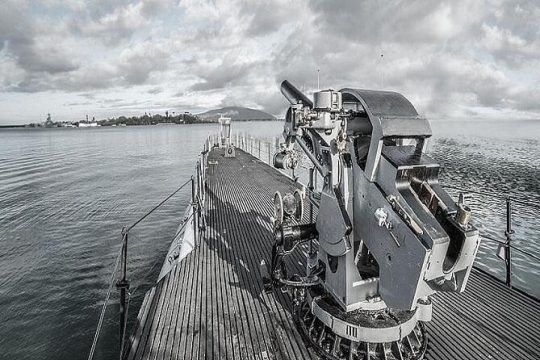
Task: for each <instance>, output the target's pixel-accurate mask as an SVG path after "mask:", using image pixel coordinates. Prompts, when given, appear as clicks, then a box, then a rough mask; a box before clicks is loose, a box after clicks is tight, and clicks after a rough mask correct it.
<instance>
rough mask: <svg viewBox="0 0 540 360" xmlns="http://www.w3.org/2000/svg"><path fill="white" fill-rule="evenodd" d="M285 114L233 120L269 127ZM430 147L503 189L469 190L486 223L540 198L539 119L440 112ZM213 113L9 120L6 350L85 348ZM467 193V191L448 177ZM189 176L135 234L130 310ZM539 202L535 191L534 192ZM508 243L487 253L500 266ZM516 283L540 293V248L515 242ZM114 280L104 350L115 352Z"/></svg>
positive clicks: (1, 339) (487, 264)
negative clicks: (195, 118) (109, 122)
mask: <svg viewBox="0 0 540 360" xmlns="http://www.w3.org/2000/svg"><path fill="white" fill-rule="evenodd" d="M281 126H282V124H281V123H278V122H275V123H259V122H252V123H235V124H233V127H234V130H235V131H245V132H249V133H251V134H253V135H255V136H257V137H261V138H271V137H273V136H278V135H279V134H280V132H281ZM432 126H433V130H434V137H433V138H432V139H431V140H430V146H429V152H430V153H431V154H432V156H433V157H434V158H435V159H437V160H438V161H439V162H440V163H441V165H442V166H443V167H444V171H443V173H442V175H441V177H442V181H443V182H444V183H446V184H451V185H454V186H458V187H462V188H465V189H469V190H478V191H487V192H489V193H490V194H493V195H495V196H487V195H474V196H473V197H472V198H471V200H470V202H471V204H472V207H473V210H474V216H475V222H476V224H477V226H478V227H479V228H480V229H481V231H482V232H483V233H487V234H489V235H490V236H491V237H494V238H497V239H503V238H504V226H505V219H504V197H505V196H507V195H510V196H514V197H516V198H519V199H521V200H523V201H525V202H526V203H530V204H540V140H539V139H540V122H537V121H528V122H512V123H510V122H503V123H501V122H499V123H486V122H478V123H473V124H470V123H459V122H453V123H448V122H433V123H432ZM215 128H216V127H215V125H184V126H152V127H128V128H100V129H21V130H15V129H14V130H0V249H1V250H0V358H1V359H86V357H87V356H88V351H89V349H90V346H91V342H92V338H93V334H94V331H95V327H96V324H97V321H98V317H99V311H100V307H101V305H102V304H103V300H104V296H105V293H106V289H107V286H108V281H109V277H110V272H111V270H112V265H113V263H114V260H115V255H116V254H117V251H118V249H119V246H120V240H121V238H120V230H121V227H122V226H123V225H125V224H129V223H131V222H133V221H134V220H136V219H137V218H138V217H139V216H141V215H142V214H144V212H145V211H146V210H148V209H149V208H151V207H152V206H153V205H155V204H156V203H158V202H159V201H160V200H161V199H162V198H164V197H165V196H167V195H168V194H169V193H170V192H172V191H173V190H174V189H175V188H177V187H178V186H179V185H180V184H181V183H182V182H184V181H185V180H186V179H188V178H189V177H190V176H191V174H192V169H193V167H194V165H195V161H196V157H197V155H198V153H199V152H200V150H201V147H202V144H203V141H204V139H205V138H206V136H207V135H209V134H210V133H212V132H213V131H214V130H215ZM449 192H451V194H453V195H456V194H457V192H455V191H450V190H449ZM188 201H189V190H188V189H186V191H184V192H182V193H180V194H179V195H178V196H177V197H175V198H173V200H171V202H169V203H168V204H167V205H166V206H165V207H164V208H162V209H161V210H159V211H158V212H156V213H155V214H154V215H152V216H151V217H150V218H148V220H147V221H146V222H143V223H141V224H140V225H139V226H138V227H137V228H136V229H135V230H133V232H132V233H130V234H131V236H130V248H129V251H130V254H129V258H130V263H129V277H130V279H131V281H132V282H131V286H132V288H131V291H132V293H133V297H132V299H133V300H132V306H131V307H130V313H129V318H130V319H131V321H133V319H134V318H135V317H136V313H137V309H138V307H139V306H140V303H141V302H142V298H143V296H144V293H145V291H146V290H147V289H148V288H149V287H150V286H152V285H153V283H154V281H155V280H156V277H157V275H158V273H159V270H160V267H161V263H162V261H163V258H164V256H165V254H166V252H167V249H168V245H169V242H170V240H171V238H172V236H173V235H174V232H175V230H176V227H177V225H178V222H179V221H180V218H181V216H182V214H183V210H184V208H185V206H186V205H187V204H188ZM536 206H537V205H536ZM538 210H539V209H538V208H534V207H530V206H526V205H519V206H518V205H516V206H515V209H514V215H515V221H514V225H515V230H516V234H515V239H516V240H515V242H514V244H515V245H516V246H517V247H519V248H521V249H524V250H526V251H527V252H531V253H533V254H536V255H537V256H538V255H540V242H539V241H540V239H539V238H540V226H539V225H538V221H537V213H538ZM495 250H496V244H494V243H490V242H488V241H484V243H483V244H482V247H481V250H480V253H479V259H478V260H477V264H478V265H479V266H481V267H482V268H485V269H489V270H490V271H491V272H493V273H494V274H496V275H497V276H499V277H503V276H504V265H503V262H502V261H501V260H498V259H497V258H496V257H495V256H494V253H495ZM514 260H515V261H514V271H515V274H514V282H515V285H516V286H518V287H520V288H522V289H524V290H525V291H527V292H529V293H532V294H534V295H536V296H540V280H539V274H540V262H539V261H536V260H534V259H532V258H530V257H528V256H527V255H524V254H521V253H519V252H514ZM117 312H118V300H117V297H116V292H115V293H114V296H113V301H112V306H109V310H108V311H107V314H106V318H105V325H104V328H103V331H102V336H101V340H100V342H99V343H98V350H97V353H96V358H97V359H109V358H116V357H117V345H116V343H117V336H118V334H117V333H118V328H117Z"/></svg>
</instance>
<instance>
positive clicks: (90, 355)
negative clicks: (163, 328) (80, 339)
mask: <svg viewBox="0 0 540 360" xmlns="http://www.w3.org/2000/svg"><path fill="white" fill-rule="evenodd" d="M192 181H193V178H190V179H188V180H186V181H185V182H184V183H183V184H182V185H181V186H180V187H179V188H177V189H176V190H175V191H173V192H172V193H171V194H170V195H169V196H167V197H166V198H165V199H163V200H162V201H161V202H160V203H159V204H157V205H156V206H154V207H153V208H152V209H151V210H150V211H148V212H147V213H146V214H144V215H143V216H142V217H140V218H139V220H137V221H135V222H134V223H133V224H132V225H131V226H130V227H128V228H127V229H126V230H125V232H124V234H127V233H128V232H129V231H130V230H131V229H133V228H134V227H135V226H137V225H138V224H139V223H140V222H141V221H143V220H144V219H146V218H147V217H148V216H149V215H150V214H152V213H153V212H154V211H156V210H157V209H158V208H160V207H161V206H162V205H163V204H165V203H166V202H167V201H168V200H169V199H170V198H172V197H173V196H174V195H176V194H177V193H178V192H179V191H180V190H182V189H183V188H184V187H185V186H186V185H187V184H189V183H190V182H192ZM195 201H197V199H196V200H195ZM186 223H187V221H186ZM176 236H178V233H177V234H176V235H175V237H176ZM122 248H123V247H120V251H119V252H118V255H117V257H116V262H115V265H114V269H113V271H112V273H111V277H110V282H109V288H108V290H107V295H106V297H105V302H104V303H103V307H102V308H101V313H100V316H99V321H98V325H97V328H96V332H95V334H94V340H93V342H92V347H91V348H90V353H89V354H88V360H92V359H93V358H94V353H95V351H96V346H97V342H98V340H99V335H100V333H101V328H102V326H103V320H104V318H105V312H106V310H107V305H108V303H109V300H110V297H111V293H112V288H113V286H114V280H115V277H116V273H117V271H118V265H119V264H120V259H121V257H122ZM128 294H129V292H128ZM130 299H131V294H129V295H128V302H127V306H129V301H130ZM127 310H128V308H126V316H125V318H124V319H125V320H124V324H123V326H124V330H125V328H126V326H127ZM124 340H125V331H124V337H123V338H122V343H121V344H122V345H121V346H122V347H121V349H120V351H121V354H122V351H123V348H124Z"/></svg>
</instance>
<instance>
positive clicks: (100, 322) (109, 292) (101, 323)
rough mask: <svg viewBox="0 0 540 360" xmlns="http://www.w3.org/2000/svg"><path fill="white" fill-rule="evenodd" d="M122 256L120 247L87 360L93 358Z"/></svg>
mask: <svg viewBox="0 0 540 360" xmlns="http://www.w3.org/2000/svg"><path fill="white" fill-rule="evenodd" d="M121 255H122V248H121V247H120V251H118V255H117V256H116V262H115V264H114V269H113V271H112V273H111V278H110V282H109V289H108V290H107V296H106V297H105V302H104V303H103V307H102V308H101V314H100V315H99V321H98V325H97V328H96V333H95V334H94V341H92V347H91V348H90V353H89V354H88V360H92V359H93V358H94V352H95V351H96V345H97V342H98V339H99V334H100V332H101V326H102V325H103V319H104V318H105V311H106V310H107V305H108V303H109V299H110V298H111V293H112V289H113V285H114V278H115V277H116V271H117V270H118V264H120V258H121Z"/></svg>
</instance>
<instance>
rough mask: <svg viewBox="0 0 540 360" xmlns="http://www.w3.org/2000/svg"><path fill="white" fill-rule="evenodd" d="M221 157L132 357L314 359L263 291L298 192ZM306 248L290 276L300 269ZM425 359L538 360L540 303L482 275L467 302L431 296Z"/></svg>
mask: <svg viewBox="0 0 540 360" xmlns="http://www.w3.org/2000/svg"><path fill="white" fill-rule="evenodd" d="M236 154H237V157H236V158H224V157H223V156H222V153H221V152H220V151H219V150H213V151H212V152H211V153H210V154H209V159H210V160H211V161H217V165H212V166H211V168H210V169H209V171H208V173H207V175H208V180H207V182H208V184H207V190H208V193H207V194H208V195H207V201H206V209H207V229H206V232H205V233H204V234H203V235H202V237H201V241H200V244H199V246H197V247H196V248H195V249H194V250H193V251H192V253H190V254H189V255H188V256H187V257H186V258H185V259H184V260H183V261H182V262H181V263H180V264H179V265H177V266H175V267H174V269H173V270H172V271H171V272H170V273H169V274H168V275H166V276H165V277H164V278H163V279H162V280H161V281H160V282H159V283H158V284H156V285H155V286H154V287H153V288H152V290H151V293H150V294H152V295H151V296H148V297H147V298H145V301H144V302H143V306H142V307H141V310H140V311H141V313H140V314H139V320H138V326H137V327H136V328H135V329H134V333H133V336H132V338H131V339H130V341H131V344H130V346H128V349H129V352H128V353H127V354H126V355H125V358H127V359H130V360H131V359H156V360H166V359H191V358H193V359H202V358H207V359H263V360H266V359H310V358H315V357H313V356H312V355H311V353H310V352H309V350H308V349H306V347H305V345H304V343H303V341H302V339H301V337H300V335H299V334H298V332H297V331H296V328H295V326H294V322H293V319H292V316H291V313H290V309H291V301H290V299H289V298H288V296H286V295H284V294H281V293H279V292H276V293H272V294H266V293H264V291H263V287H262V281H261V275H260V271H259V263H260V260H261V259H266V261H267V262H268V261H269V257H270V249H271V245H272V235H271V224H270V216H271V215H272V211H273V204H272V196H273V194H274V192H275V191H281V192H285V191H291V190H292V189H294V188H295V186H296V185H295V184H294V183H293V182H292V181H291V180H290V179H288V178H287V177H285V176H283V175H282V174H281V173H279V172H278V171H277V170H275V169H273V168H272V167H270V166H267V165H266V164H263V163H262V162H261V161H259V160H257V159H256V158H254V157H252V156H251V155H249V154H246V153H245V152H243V151H241V150H238V149H237V153H236ZM307 249H308V248H307V246H304V247H302V248H301V249H300V251H297V253H296V254H294V256H292V257H291V258H292V259H291V261H290V262H289V263H290V266H291V268H295V269H296V271H299V272H300V271H302V269H303V267H304V261H305V258H304V257H303V256H302V252H304V253H305V252H307ZM433 303H434V304H433V310H434V314H433V321H432V322H430V323H428V331H429V345H428V351H427V353H426V359H428V360H439V359H441V360H442V359H463V360H466V359H488V358H489V359H510V358H511V359H539V358H540V350H539V349H538V346H537V345H538V339H539V338H540V304H539V302H538V301H537V300H536V299H532V298H529V297H527V296H525V295H523V294H521V293H520V292H517V291H514V290H510V289H508V288H506V287H505V286H504V285H503V284H502V283H501V282H499V281H497V280H494V279H493V278H491V277H490V276H488V275H486V274H485V273H483V272H481V271H479V270H476V269H475V270H473V272H472V274H471V277H470V280H469V284H468V287H467V290H466V292H465V293H463V294H446V293H445V294H437V295H436V296H434V297H433Z"/></svg>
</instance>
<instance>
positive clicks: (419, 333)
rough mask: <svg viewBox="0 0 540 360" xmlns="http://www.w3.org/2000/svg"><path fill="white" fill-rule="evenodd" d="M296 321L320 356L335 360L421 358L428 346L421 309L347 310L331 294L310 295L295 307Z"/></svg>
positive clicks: (409, 359) (417, 359) (412, 359)
mask: <svg viewBox="0 0 540 360" xmlns="http://www.w3.org/2000/svg"><path fill="white" fill-rule="evenodd" d="M294 315H295V321H296V323H297V326H298V328H299V330H300V333H301V334H302V336H303V337H304V340H305V341H306V342H307V343H308V344H309V345H311V347H312V348H313V349H314V350H315V351H316V352H317V354H318V355H319V356H321V357H322V358H325V359H331V360H345V359H347V360H368V359H369V360H383V359H384V360H393V359H396V360H397V359H401V360H420V359H422V358H423V356H424V353H425V351H426V347H427V334H426V330H425V327H424V324H423V323H422V322H421V321H419V320H418V316H417V311H402V310H393V309H384V310H360V309H359V310H354V311H351V312H347V313H346V312H344V311H342V310H341V308H340V307H339V306H337V304H335V302H334V301H333V300H332V299H331V297H330V296H315V297H311V296H307V298H306V300H305V301H303V302H302V303H300V304H299V305H296V306H295V311H294Z"/></svg>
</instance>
